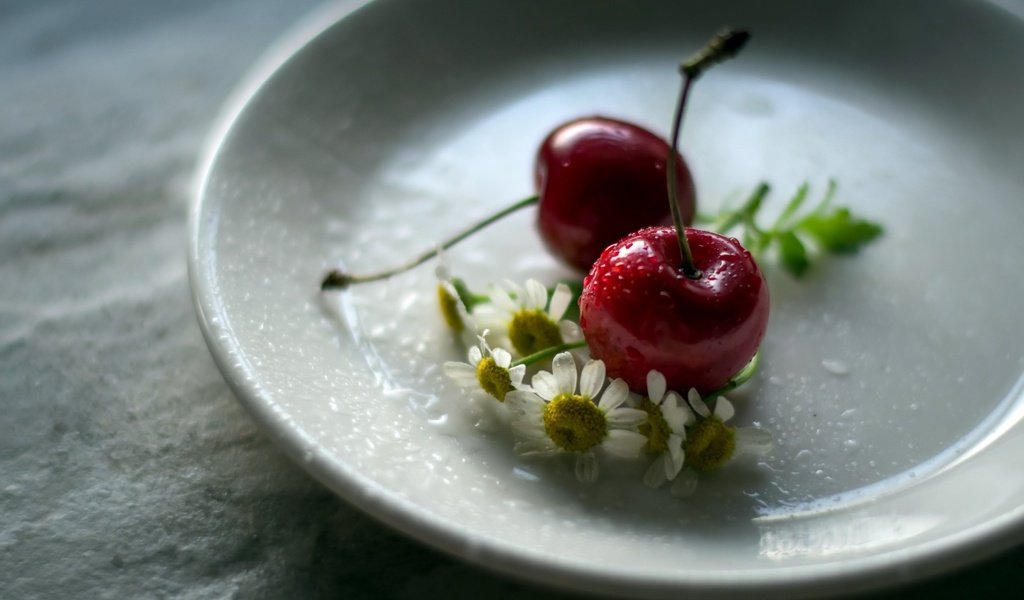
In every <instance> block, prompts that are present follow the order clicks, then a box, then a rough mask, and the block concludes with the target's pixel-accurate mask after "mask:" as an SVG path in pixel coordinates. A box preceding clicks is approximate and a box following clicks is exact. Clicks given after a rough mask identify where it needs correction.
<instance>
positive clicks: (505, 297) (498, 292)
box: [490, 286, 519, 312]
mask: <svg viewBox="0 0 1024 600" xmlns="http://www.w3.org/2000/svg"><path fill="white" fill-rule="evenodd" d="M490 292H491V293H490V298H491V302H493V303H494V306H496V307H497V308H499V309H501V310H503V311H506V312H515V311H517V310H519V305H518V304H516V301H515V300H513V299H512V297H511V296H509V293H508V292H507V291H505V289H504V288H502V287H500V286H494V287H493V288H491V290H490Z"/></svg>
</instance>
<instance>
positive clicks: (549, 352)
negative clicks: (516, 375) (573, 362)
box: [511, 340, 587, 367]
mask: <svg viewBox="0 0 1024 600" xmlns="http://www.w3.org/2000/svg"><path fill="white" fill-rule="evenodd" d="M586 347H587V342H586V340H580V341H578V342H569V343H568V344H560V345H558V346H551V347H550V348H545V349H543V350H541V351H539V352H534V353H533V354H530V355H529V356H524V357H522V358H520V359H519V360H516V361H513V362H512V365H511V366H513V367H518V366H519V365H530V364H533V363H535V362H537V361H538V360H544V359H545V358H551V357H552V356H554V355H556V354H558V353H559V352H565V351H566V350H575V349H576V348H586Z"/></svg>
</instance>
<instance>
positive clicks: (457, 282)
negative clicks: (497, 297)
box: [451, 277, 490, 311]
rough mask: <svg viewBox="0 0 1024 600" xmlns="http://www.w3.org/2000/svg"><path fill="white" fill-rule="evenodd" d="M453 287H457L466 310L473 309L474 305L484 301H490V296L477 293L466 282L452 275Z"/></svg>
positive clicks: (456, 289)
mask: <svg viewBox="0 0 1024 600" xmlns="http://www.w3.org/2000/svg"><path fill="white" fill-rule="evenodd" d="M451 281H452V287H453V288H455V293H456V294H458V295H459V300H461V301H462V304H463V305H464V306H465V307H466V310H470V311H471V310H473V307H474V306H476V305H477V304H483V303H484V302H488V301H490V298H488V297H487V296H484V295H482V294H476V293H474V292H473V291H472V290H470V289H469V286H467V285H466V282H465V281H463V280H462V279H460V278H458V277H452V279H451Z"/></svg>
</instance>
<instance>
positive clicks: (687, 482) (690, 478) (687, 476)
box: [672, 469, 697, 498]
mask: <svg viewBox="0 0 1024 600" xmlns="http://www.w3.org/2000/svg"><path fill="white" fill-rule="evenodd" d="M696 489H697V472H696V471H694V470H693V469H683V470H682V471H680V472H679V474H678V475H676V478H675V481H674V482H673V483H672V495H673V496H676V497H679V498H685V497H686V496H691V495H693V492H694V491H696Z"/></svg>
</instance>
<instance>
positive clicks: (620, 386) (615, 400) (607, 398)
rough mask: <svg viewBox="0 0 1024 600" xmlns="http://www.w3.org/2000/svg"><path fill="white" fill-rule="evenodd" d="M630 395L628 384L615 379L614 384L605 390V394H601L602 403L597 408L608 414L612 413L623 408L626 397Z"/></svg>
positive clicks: (610, 384)
mask: <svg viewBox="0 0 1024 600" xmlns="http://www.w3.org/2000/svg"><path fill="white" fill-rule="evenodd" d="M603 370H604V369H602V371H603ZM602 374H603V373H602ZM628 395H629V386H628V385H627V384H626V382H625V381H623V380H622V379H613V380H612V382H611V383H609V384H608V387H607V388H605V390H604V393H603V394H601V402H600V403H599V404H598V405H597V407H598V408H600V409H601V410H603V411H604V412H606V413H607V412H611V411H613V410H615V409H616V408H618V407H620V406H622V403H623V402H625V401H626V396H628Z"/></svg>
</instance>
